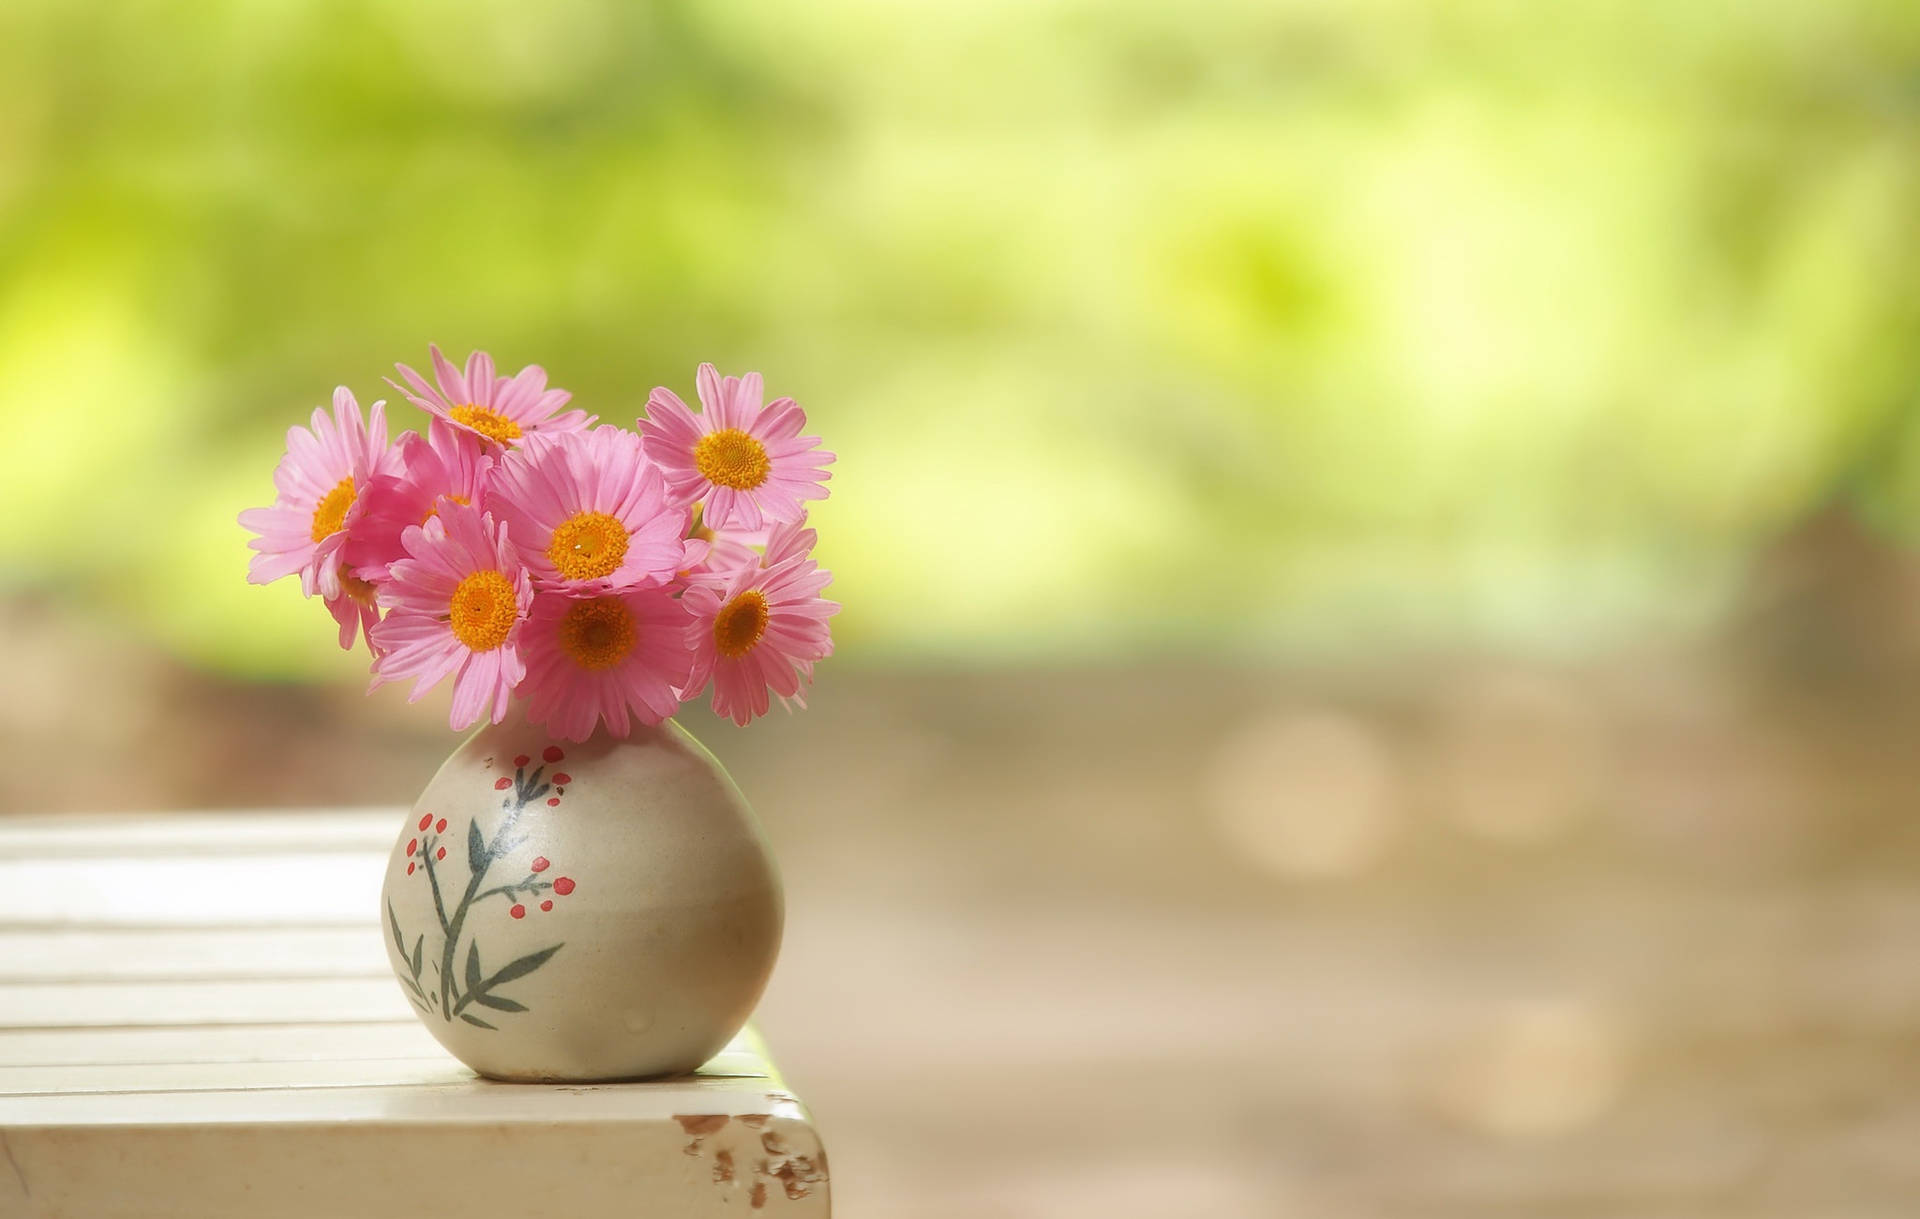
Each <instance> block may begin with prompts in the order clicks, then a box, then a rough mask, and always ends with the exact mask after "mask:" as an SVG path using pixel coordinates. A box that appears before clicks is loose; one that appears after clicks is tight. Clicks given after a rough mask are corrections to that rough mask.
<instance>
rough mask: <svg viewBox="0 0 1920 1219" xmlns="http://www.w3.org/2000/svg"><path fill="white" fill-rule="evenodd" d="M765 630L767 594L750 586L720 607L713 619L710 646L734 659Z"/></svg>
mask: <svg viewBox="0 0 1920 1219" xmlns="http://www.w3.org/2000/svg"><path fill="white" fill-rule="evenodd" d="M766 633H767V597H766V594H765V593H762V592H761V591H760V590H759V589H757V588H750V589H748V590H747V591H746V592H744V593H741V594H740V595H739V596H737V597H735V598H734V599H733V600H731V601H729V602H727V603H726V604H725V605H723V606H721V607H720V613H719V614H718V615H716V616H715V617H714V620H713V646H714V647H715V648H717V649H719V652H720V654H721V655H722V656H725V657H726V658H727V659H728V660H738V659H740V658H741V657H742V656H745V655H746V654H747V653H748V652H751V651H753V648H754V645H755V644H757V643H759V642H760V636H762V635H764V634H766Z"/></svg>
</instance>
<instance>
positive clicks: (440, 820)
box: [381, 720, 783, 1082]
mask: <svg viewBox="0 0 1920 1219" xmlns="http://www.w3.org/2000/svg"><path fill="white" fill-rule="evenodd" d="M382 899H383V901H382V911H381V914H382V921H383V923H384V924H385V927H386V942H387V956H388V959H389V960H390V961H391V963H392V965H393V969H394V974H395V976H397V977H398V978H399V980H400V985H401V988H402V989H403V990H404V991H405V993H406V996H407V999H408V1000H409V1002H411V1003H412V1005H413V1007H414V1009H415V1011H416V1013H417V1014H418V1015H419V1017H420V1019H421V1021H422V1022H424V1023H425V1024H426V1026H427V1028H428V1029H430V1030H431V1031H432V1032H433V1035H434V1036H435V1037H436V1038H438V1039H439V1041H440V1043H441V1044H442V1045H444V1046H445V1047H446V1048H447V1049H448V1050H449V1051H450V1052H451V1053H452V1054H453V1055H454V1056H455V1057H456V1058H458V1059H460V1061H462V1062H464V1063H466V1064H467V1065H468V1066H470V1067H472V1068H473V1069H474V1070H476V1071H478V1072H480V1073H481V1074H482V1075H486V1076H489V1077H491V1078H494V1079H502V1080H527V1081H575V1082H584V1081H593V1080H617V1079H642V1078H647V1077H651V1076H659V1075H670V1074H677V1073H681V1072H686V1071H692V1070H694V1069H695V1068H697V1067H698V1066H700V1064H701V1063H703V1062H705V1061H706V1060H707V1059H708V1058H710V1057H711V1056H712V1055H713V1054H714V1053H715V1052H716V1051H718V1050H719V1049H720V1048H721V1047H722V1046H724V1045H725V1044H726V1043H727V1042H728V1041H729V1040H730V1039H731V1038H732V1037H733V1036H734V1034H735V1033H737V1032H739V1030H740V1028H741V1027H742V1026H743V1025H744V1024H745V1023H746V1021H747V1018H748V1016H749V1015H751V1014H752V1012H753V1007H754V1004H755V1003H756V1002H757V1001H758V1000H759V998H760V992H761V990H762V989H763V988H764V987H765V985H766V981H767V977H768V975H769V974H770V973H771V972H772V970H773V962H774V958H775V956H776V955H777V954H778V952H779V947H780V930H781V919H782V914H783V907H782V901H781V892H780V881H779V876H778V874H777V872H776V871H775V868H774V864H773V858H772V856H771V855H770V854H769V852H768V850H767V845H766V840H765V838H764V836H763V835H762V834H761V831H760V827H759V824H758V823H757V822H756V821H755V820H754V816H753V813H752V811H751V810H749V809H748V807H747V804H746V801H745V800H744V799H742V798H741V795H740V792H739V789H738V788H737V787H735V786H734V784H733V781H732V780H731V779H730V778H728V777H727V774H726V772H725V771H724V770H722V769H721V768H720V765H719V763H718V762H716V761H715V760H714V758H713V755H712V754H710V753H708V752H707V751H706V750H705V749H704V748H702V747H701V745H700V743H699V742H697V741H695V740H694V739H693V737H692V736H690V735H688V733H687V732H686V731H685V730H684V729H682V728H681V727H680V726H679V725H677V724H675V723H673V722H672V721H668V722H667V723H665V724H662V725H660V726H658V727H639V728H635V729H634V731H633V732H632V733H631V734H630V735H629V736H626V737H624V738H614V737H611V736H608V735H606V734H605V732H604V731H602V732H600V733H598V734H596V735H595V736H594V737H592V738H591V739H589V740H588V741H586V742H585V743H583V744H575V743H569V742H559V741H553V740H550V739H548V737H547V736H546V735H545V733H544V732H543V731H542V730H541V729H539V728H538V727H534V726H530V725H527V724H524V723H518V722H515V721H513V720H509V721H508V722H507V723H504V724H494V725H489V726H486V727H483V728H481V729H480V730H479V731H478V732H476V733H474V735H473V736H471V737H470V738H468V739H467V741H466V743H465V744H463V745H461V746H460V747H459V748H458V749H456V750H455V751H454V753H453V756H452V757H450V758H448V759H447V761H446V763H445V764H444V765H443V766H441V768H440V770H439V773H437V774H436V775H434V777H433V780H432V782H430V783H428V784H427V788H426V790H425V791H424V792H422V793H421V795H420V799H419V802H418V803H417V804H415V805H414V808H413V812H412V814H411V815H410V816H409V818H408V820H407V822H406V824H405V825H404V826H403V827H402V828H401V831H400V837H399V839H398V840H397V841H396V842H395V843H394V848H393V854H392V856H391V857H390V858H389V860H388V863H387V874H386V882H385V885H384V886H383V891H382Z"/></svg>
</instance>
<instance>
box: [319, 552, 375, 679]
mask: <svg viewBox="0 0 1920 1219" xmlns="http://www.w3.org/2000/svg"><path fill="white" fill-rule="evenodd" d="M378 592H379V590H378V589H377V588H375V587H374V586H373V585H372V584H370V583H368V582H367V581H365V580H362V579H361V578H360V577H358V576H356V575H354V574H353V573H352V571H351V569H349V568H348V567H347V565H346V564H344V563H343V564H341V566H340V595H339V596H338V597H329V598H327V603H326V604H327V612H328V613H329V614H332V615H333V620H334V621H335V622H337V623H339V624H340V646H341V647H342V648H344V649H345V650H347V651H349V652H351V651H353V645H354V641H355V640H356V639H358V638H359V637H360V636H361V635H363V634H364V635H365V636H366V639H367V648H368V650H369V651H372V652H373V654H374V655H375V656H376V657H377V656H379V654H380V653H379V651H378V650H377V649H375V648H374V646H373V628H374V627H376V626H378V625H379V624H380V604H379V601H378V600H377V599H376V594H378Z"/></svg>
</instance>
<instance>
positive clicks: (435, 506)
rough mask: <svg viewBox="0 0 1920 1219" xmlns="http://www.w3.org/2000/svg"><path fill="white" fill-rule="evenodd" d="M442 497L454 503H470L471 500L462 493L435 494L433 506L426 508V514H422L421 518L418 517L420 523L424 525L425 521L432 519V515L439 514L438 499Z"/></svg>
mask: <svg viewBox="0 0 1920 1219" xmlns="http://www.w3.org/2000/svg"><path fill="white" fill-rule="evenodd" d="M443 499H450V500H452V501H453V502H454V503H456V504H470V503H472V501H471V500H469V499H468V498H467V497H466V496H464V495H441V496H437V497H435V499H434V501H433V507H431V508H429V509H427V514H426V515H425V516H423V517H421V518H420V523H421V524H422V525H424V524H426V523H427V522H428V521H430V520H432V519H433V518H434V517H436V516H439V515H440V501H441V500H443Z"/></svg>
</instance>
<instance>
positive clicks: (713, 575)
mask: <svg viewBox="0 0 1920 1219" xmlns="http://www.w3.org/2000/svg"><path fill="white" fill-rule="evenodd" d="M693 536H694V537H696V538H702V537H704V538H705V540H706V541H707V553H706V554H705V555H704V556H703V557H702V559H701V561H700V562H699V563H698V564H697V565H696V566H695V568H694V570H693V572H692V573H691V578H692V579H694V580H699V581H704V582H706V583H709V584H713V583H718V584H725V583H726V582H727V581H728V580H729V579H730V578H732V576H733V574H734V573H735V572H736V571H739V570H740V569H741V568H742V567H778V566H779V565H780V564H782V563H785V562H788V561H790V560H793V559H805V558H806V557H807V556H808V555H809V554H811V553H812V552H813V546H814V542H815V541H816V540H817V539H818V536H819V535H818V534H816V533H815V532H814V531H813V530H811V529H809V528H807V517H806V514H805V513H801V515H800V519H799V520H796V521H787V522H784V523H783V524H779V525H775V526H773V527H772V528H770V529H753V530H741V529H725V530H716V529H702V528H701V527H699V526H697V525H696V526H695V527H694V531H693Z"/></svg>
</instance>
